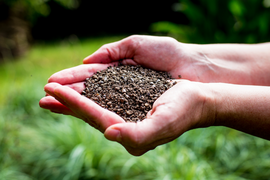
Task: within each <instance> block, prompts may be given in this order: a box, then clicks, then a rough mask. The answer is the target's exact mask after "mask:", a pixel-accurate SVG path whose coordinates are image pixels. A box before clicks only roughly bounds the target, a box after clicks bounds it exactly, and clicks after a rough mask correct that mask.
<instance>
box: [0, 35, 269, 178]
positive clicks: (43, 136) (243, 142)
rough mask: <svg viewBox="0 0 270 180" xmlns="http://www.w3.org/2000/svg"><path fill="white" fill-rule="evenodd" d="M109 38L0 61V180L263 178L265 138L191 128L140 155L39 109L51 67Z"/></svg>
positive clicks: (41, 48) (73, 60)
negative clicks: (169, 141) (18, 58)
mask: <svg viewBox="0 0 270 180" xmlns="http://www.w3.org/2000/svg"><path fill="white" fill-rule="evenodd" d="M117 39H120V38H119V37H118V38H117V37H116V38H107V39H101V38H98V39H90V40H88V41H79V40H77V41H70V39H67V40H65V41H63V42H62V43H53V44H50V45H37V46H34V47H33V49H32V50H31V51H30V53H29V55H28V56H26V57H24V58H23V59H21V60H20V61H16V62H13V63H11V62H7V63H6V64H3V65H2V66H1V67H0V75H1V77H3V78H1V79H0V86H1V89H0V92H1V93H0V94H1V95H2V94H4V96H3V95H2V97H1V98H0V99H5V100H2V101H1V102H0V104H1V106H0V107H1V108H0V177H1V178H0V179H1V180H2V179H4V180H6V179H11V180H12V179H14V180H15V179H22V180H35V179H39V180H58V179H65V180H75V179H80V180H87V179H96V180H101V179H102V180H106V179H119V180H120V179H125V180H129V179H130V180H131V179H132V180H136V179H138V180H141V179H143V180H148V179H149V180H153V179H154V180H161V179H163V180H164V179H165V180H166V179H170V180H171V179H178V180H181V179H183V180H204V179H205V180H208V179H221V180H230V179H231V180H245V179H260V180H266V179H269V176H270V172H269V170H268V169H269V166H270V162H269V160H268V159H269V157H270V153H269V148H270V142H268V141H265V140H263V139H259V138H256V137H252V136H249V135H246V134H244V133H240V132H238V131H235V130H231V129H228V128H222V127H212V128H206V129H197V130H192V131H190V132H187V133H185V134H184V135H182V136H181V137H179V138H178V139H176V140H174V141H173V142H171V143H168V144H166V145H162V146H160V147H157V148H156V149H155V150H152V151H150V152H148V153H147V154H145V155H143V156H141V157H133V156H131V155H129V154H128V153H127V152H126V151H125V149H124V148H123V147H122V146H120V145H119V144H117V143H114V142H110V141H107V140H106V139H105V138H104V137H103V135H102V134H101V133H100V132H98V131H96V130H94V129H93V128H91V127H89V126H88V125H87V124H86V123H84V122H83V121H80V120H78V119H75V118H72V117H68V116H63V115H56V114H53V113H50V112H48V111H46V110H43V109H41V108H39V106H38V101H39V99H40V98H41V97H43V96H44V92H43V85H44V84H45V83H46V79H47V78H48V77H49V76H50V75H51V74H52V73H53V72H55V71H58V70H60V69H63V68H68V67H71V66H74V65H77V64H80V63H81V59H82V58H84V57H85V56H87V55H89V54H91V53H92V52H93V51H95V50H96V49H97V48H98V47H99V46H101V45H102V44H104V43H107V42H111V41H115V40H117Z"/></svg>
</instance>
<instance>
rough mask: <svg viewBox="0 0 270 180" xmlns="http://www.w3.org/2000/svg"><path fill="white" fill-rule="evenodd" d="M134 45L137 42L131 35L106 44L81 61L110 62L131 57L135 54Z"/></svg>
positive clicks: (86, 62) (85, 62)
mask: <svg viewBox="0 0 270 180" xmlns="http://www.w3.org/2000/svg"><path fill="white" fill-rule="evenodd" d="M136 46H137V43H136V41H134V38H133V37H132V36H131V37H128V38H125V39H123V40H120V41H117V42H114V43H110V44H106V45H103V46H102V47H101V48H99V49H98V50H97V51H96V52H94V53H93V54H91V55H90V56H88V57H86V58H85V59H84V60H83V63H84V64H89V63H110V62H113V61H119V60H123V59H132V58H133V57H134V55H135V51H136Z"/></svg>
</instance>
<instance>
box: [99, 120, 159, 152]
mask: <svg viewBox="0 0 270 180" xmlns="http://www.w3.org/2000/svg"><path fill="white" fill-rule="evenodd" d="M155 126H156V125H155V124H154V123H152V120H151V119H145V120H143V121H141V122H137V123H133V122H127V123H118V124H114V125H112V126H110V127H108V128H107V129H106V131H105V132H104V136H105V137H106V138H107V139H108V140H111V141H117V142H119V143H120V144H122V145H123V146H124V147H125V148H126V149H127V151H128V152H129V153H130V154H132V155H136V156H137V155H142V154H144V153H145V152H147V151H149V150H151V149H154V148H155V147H156V146H158V145H160V144H162V142H161V139H160V136H158V133H157V132H158V129H157V128H156V127H155Z"/></svg>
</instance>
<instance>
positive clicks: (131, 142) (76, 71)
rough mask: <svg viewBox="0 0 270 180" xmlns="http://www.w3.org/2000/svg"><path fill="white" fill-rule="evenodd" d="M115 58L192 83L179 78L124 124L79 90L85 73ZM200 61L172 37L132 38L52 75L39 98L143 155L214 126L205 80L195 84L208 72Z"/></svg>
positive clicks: (96, 69)
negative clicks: (147, 108) (140, 115)
mask: <svg viewBox="0 0 270 180" xmlns="http://www.w3.org/2000/svg"><path fill="white" fill-rule="evenodd" d="M119 60H122V63H123V64H130V65H138V64H139V65H142V66H144V67H147V68H151V69H154V70H158V71H166V72H168V73H170V74H171V75H172V77H173V78H175V79H177V78H178V75H181V76H182V78H184V79H188V80H192V81H188V80H177V81H178V83H177V84H176V85H175V86H173V87H172V88H171V89H169V90H168V91H166V92H165V93H164V94H163V95H162V96H161V97H160V98H158V99H157V100H156V102H155V103H154V105H153V108H152V110H151V111H150V112H149V113H148V114H147V118H146V119H145V120H143V121H141V122H137V123H132V122H131V123H129V122H128V123H126V122H125V121H124V120H123V119H122V118H121V117H120V116H118V115H117V114H115V113H113V112H111V111H109V110H106V109H104V108H102V107H100V106H99V105H97V104H96V103H94V102H93V101H91V100H90V99H88V98H86V97H84V96H81V94H80V93H81V92H82V91H83V89H84V80H85V79H86V78H87V77H89V76H91V75H93V74H94V73H95V72H96V71H99V70H102V69H105V68H107V67H108V66H110V65H113V64H117V63H118V61H119ZM203 61H206V59H204V57H203V56H201V57H200V56H199V55H198V54H195V53H194V52H192V51H191V50H190V49H189V48H188V46H185V44H182V43H179V42H177V41H176V40H174V39H172V38H168V37H151V36H131V37H128V38H126V39H123V40H121V41H118V42H115V43H111V44H107V45H104V46H102V47H101V48H100V49H98V50H97V51H96V52H95V53H93V54H92V55H90V56H89V57H87V58H85V59H84V61H83V63H84V64H83V65H80V66H77V67H73V68H70V69H66V70H63V71H60V72H57V73H55V74H53V75H52V76H51V77H50V78H49V80H48V84H47V85H46V86H45V91H46V93H47V94H48V96H46V97H44V98H42V99H41V100H40V106H41V107H42V108H45V109H49V110H50V111H52V112H55V113H60V114H66V115H72V116H75V117H77V118H80V119H82V120H84V121H85V122H86V123H88V124H89V125H91V126H93V127H94V128H96V129H98V130H99V131H101V132H102V133H104V135H105V137H106V138H107V139H109V140H112V141H117V142H119V143H120V144H122V145H123V146H124V147H125V148H126V150H127V151H128V152H129V153H130V154H132V155H136V156H138V155H142V154H144V153H146V152H147V151H149V150H151V149H154V148H155V147H157V146H158V145H161V144H164V143H167V142H170V141H172V140H174V139H175V138H177V137H179V136H180V135H181V134H183V133H184V132H186V131H188V130H190V129H193V128H197V127H205V126H210V125H212V124H213V122H214V118H213V117H214V112H212V109H213V108H211V107H212V105H213V104H212V103H211V102H212V101H211V94H210V93H209V89H208V88H207V86H206V85H205V84H203V83H198V82H193V81H200V80H201V78H203V77H204V74H206V72H208V69H207V67H206V66H203V65H202V64H203ZM205 64H207V63H205ZM199 66H200V67H199ZM197 67H199V68H197ZM206 81H207V80H206ZM209 100H210V101H209Z"/></svg>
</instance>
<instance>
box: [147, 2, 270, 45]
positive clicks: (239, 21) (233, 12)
mask: <svg viewBox="0 0 270 180" xmlns="http://www.w3.org/2000/svg"><path fill="white" fill-rule="evenodd" d="M269 7H270V1H269V0H228V1H218V0H214V1H213V0H179V3H178V4H176V5H175V6H174V10H175V11H178V12H181V13H182V14H183V15H184V16H185V17H186V18H187V19H188V23H186V24H175V23H172V22H164V21H163V22H157V23H154V24H152V26H151V30H152V32H159V33H163V34H169V35H170V36H174V37H176V38H177V39H179V40H181V41H184V42H193V43H234V42H237V43H256V42H265V41H270V35H269V31H270V22H269V18H270V9H269ZM179 18H181V17H179Z"/></svg>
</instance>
